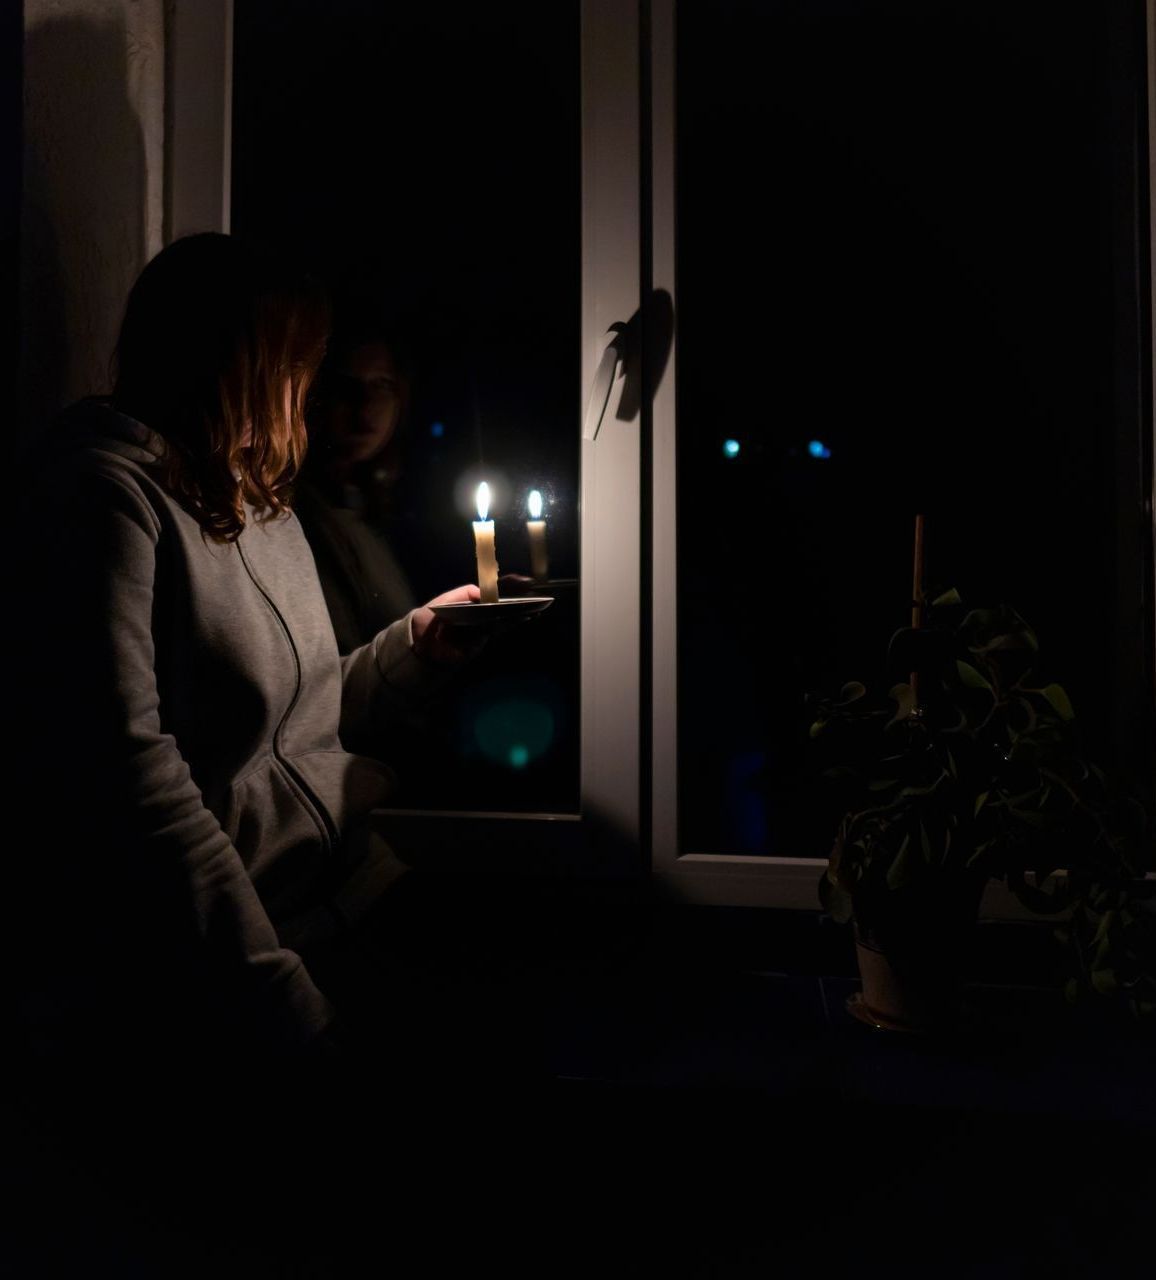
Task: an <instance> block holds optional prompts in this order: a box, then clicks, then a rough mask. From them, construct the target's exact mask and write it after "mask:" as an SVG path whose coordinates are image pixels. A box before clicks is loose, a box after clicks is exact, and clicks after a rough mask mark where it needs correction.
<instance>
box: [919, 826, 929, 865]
mask: <svg viewBox="0 0 1156 1280" xmlns="http://www.w3.org/2000/svg"><path fill="white" fill-rule="evenodd" d="M919 845H920V848H921V849H922V850H923V861H924V862H930V861H931V837H930V836H929V835H928V834H927V828H926V827H925V826H924V825H923V823H922V822H921V823H920V824H919Z"/></svg>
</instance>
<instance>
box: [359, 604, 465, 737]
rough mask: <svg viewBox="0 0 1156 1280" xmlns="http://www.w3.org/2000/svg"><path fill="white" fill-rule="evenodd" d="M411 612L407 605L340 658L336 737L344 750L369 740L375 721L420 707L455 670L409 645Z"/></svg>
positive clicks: (384, 720)
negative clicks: (338, 729)
mask: <svg viewBox="0 0 1156 1280" xmlns="http://www.w3.org/2000/svg"><path fill="white" fill-rule="evenodd" d="M416 612H417V610H416V609H411V610H410V611H409V613H407V614H406V615H405V617H404V618H398V620H397V621H396V622H392V623H390V625H389V626H388V627H386V628H385V630H384V631H379V632H378V633H377V635H376V636H374V638H373V639H372V640H371V641H370V642H369V643H368V644H363V645H362V646H361V647H360V648H359V649H354V650H353V652H352V653H349V654H346V655H345V656H344V657H343V658H342V659H341V680H342V695H341V741H342V742H343V743H344V744H345V746H346V748H347V749H348V750H357V749H358V747H359V746H363V745H364V744H365V742H366V741H367V740H370V741H372V740H373V738H374V736H375V733H376V730H377V727H379V726H381V725H382V724H385V723H387V722H388V721H389V718H390V717H391V716H396V715H398V714H402V713H405V712H409V711H412V710H414V709H415V708H417V707H420V706H421V704H422V703H423V702H425V701H426V700H428V699H429V698H431V697H433V696H434V695H435V694H436V693H437V692H439V691H440V690H441V689H443V688H445V687H446V686H447V685H448V684H449V683H450V682H451V681H452V680H453V679H454V677H455V675H456V674H457V673H456V671H455V669H454V668H452V667H445V666H438V665H436V664H435V663H432V662H429V661H427V660H426V659H424V658H421V657H419V656H418V655H417V653H416V652H415V651H414V647H413V616H414V614H415V613H416Z"/></svg>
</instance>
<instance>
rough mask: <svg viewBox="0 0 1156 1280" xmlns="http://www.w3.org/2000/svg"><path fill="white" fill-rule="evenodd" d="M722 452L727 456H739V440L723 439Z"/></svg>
mask: <svg viewBox="0 0 1156 1280" xmlns="http://www.w3.org/2000/svg"><path fill="white" fill-rule="evenodd" d="M723 453H725V454H726V456H727V457H728V458H737V457H738V456H739V442H738V441H737V440H724V441H723Z"/></svg>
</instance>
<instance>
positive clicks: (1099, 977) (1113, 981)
mask: <svg viewBox="0 0 1156 1280" xmlns="http://www.w3.org/2000/svg"><path fill="white" fill-rule="evenodd" d="M1119 985H1120V982H1119V979H1118V978H1117V977H1116V971H1115V969H1108V968H1104V969H1093V970H1092V986H1093V987H1095V988H1096V990H1097V991H1098V992H1099V993H1100V994H1101V995H1102V996H1106V995H1111V993H1112V992H1113V991H1115V990H1116V988H1117V987H1118V986H1119Z"/></svg>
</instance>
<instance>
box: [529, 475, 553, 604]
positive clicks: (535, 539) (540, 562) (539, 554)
mask: <svg viewBox="0 0 1156 1280" xmlns="http://www.w3.org/2000/svg"><path fill="white" fill-rule="evenodd" d="M526 505H527V506H528V507H529V508H530V519H529V520H527V521H526V532H527V533H528V534H529V535H530V572H531V573H532V574H533V575H534V577H535V578H537V579H538V581H539V582H545V581H546V579H547V577H548V576H549V573H550V561H549V557H548V556H547V555H546V522H545V520H543V519H542V495H541V494H540V493H539V492H538V490H537V489H531V490H530V499H529V501H528V503H527V504H526Z"/></svg>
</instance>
